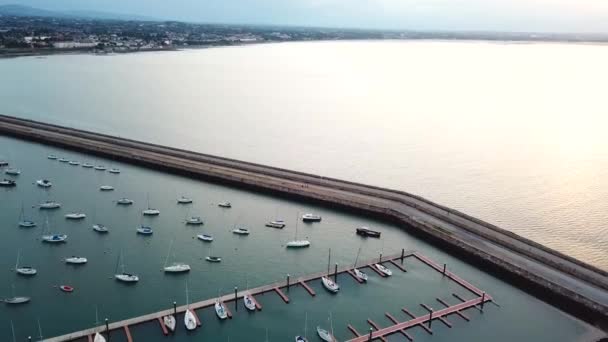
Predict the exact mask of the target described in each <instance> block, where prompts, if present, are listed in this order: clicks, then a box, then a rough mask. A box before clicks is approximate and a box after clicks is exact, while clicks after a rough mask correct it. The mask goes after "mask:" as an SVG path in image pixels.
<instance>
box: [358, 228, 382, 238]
mask: <svg viewBox="0 0 608 342" xmlns="http://www.w3.org/2000/svg"><path fill="white" fill-rule="evenodd" d="M357 235H361V236H365V237H374V238H379V237H380V232H377V231H375V230H371V229H369V228H367V227H360V228H357Z"/></svg>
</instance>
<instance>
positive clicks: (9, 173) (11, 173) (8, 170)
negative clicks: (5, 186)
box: [4, 169, 21, 176]
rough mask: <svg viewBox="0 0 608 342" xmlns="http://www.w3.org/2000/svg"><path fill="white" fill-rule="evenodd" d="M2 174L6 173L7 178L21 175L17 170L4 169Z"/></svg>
mask: <svg viewBox="0 0 608 342" xmlns="http://www.w3.org/2000/svg"><path fill="white" fill-rule="evenodd" d="M4 173H6V174H7V175H9V176H19V175H20V174H21V170H19V169H6V171H4Z"/></svg>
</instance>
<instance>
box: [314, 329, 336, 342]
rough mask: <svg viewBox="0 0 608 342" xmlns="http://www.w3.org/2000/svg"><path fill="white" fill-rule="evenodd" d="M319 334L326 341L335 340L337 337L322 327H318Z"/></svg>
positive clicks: (331, 341)
mask: <svg viewBox="0 0 608 342" xmlns="http://www.w3.org/2000/svg"><path fill="white" fill-rule="evenodd" d="M317 335H319V337H320V338H321V339H322V340H323V341H325V342H334V341H335V339H334V337H333V336H332V335H331V333H330V332H329V331H327V330H325V329H323V328H321V327H319V326H318V327H317Z"/></svg>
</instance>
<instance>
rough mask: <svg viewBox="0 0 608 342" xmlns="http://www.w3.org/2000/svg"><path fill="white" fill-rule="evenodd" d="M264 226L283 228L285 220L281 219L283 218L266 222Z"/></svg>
mask: <svg viewBox="0 0 608 342" xmlns="http://www.w3.org/2000/svg"><path fill="white" fill-rule="evenodd" d="M266 227H270V228H278V229H283V228H285V221H283V220H275V221H270V222H268V223H266Z"/></svg>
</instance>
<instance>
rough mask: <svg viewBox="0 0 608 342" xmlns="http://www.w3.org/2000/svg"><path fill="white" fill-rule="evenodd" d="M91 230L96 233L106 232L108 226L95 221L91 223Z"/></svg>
mask: <svg viewBox="0 0 608 342" xmlns="http://www.w3.org/2000/svg"><path fill="white" fill-rule="evenodd" d="M93 230H94V231H96V232H98V233H108V232H109V230H108V227H106V226H104V225H103V224H101V223H96V224H94V225H93Z"/></svg>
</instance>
